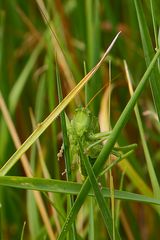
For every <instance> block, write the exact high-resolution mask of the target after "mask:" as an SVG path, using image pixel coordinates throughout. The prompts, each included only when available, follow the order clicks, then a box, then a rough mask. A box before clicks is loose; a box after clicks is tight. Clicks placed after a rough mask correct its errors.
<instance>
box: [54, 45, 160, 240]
mask: <svg viewBox="0 0 160 240" xmlns="http://www.w3.org/2000/svg"><path fill="white" fill-rule="evenodd" d="M159 55H160V49H159V50H158V51H157V53H156V54H155V56H154V58H153V59H152V61H151V63H150V65H149V67H148V68H147V70H146V72H145V73H144V75H143V77H142V79H141V81H140V83H139V84H138V87H137V88H136V90H135V92H134V95H133V96H132V98H131V99H130V100H129V102H128V104H127V105H126V107H125V109H124V111H123V112H122V114H121V116H120V118H119V119H118V121H117V123H116V125H115V127H114V128H113V131H112V134H111V135H110V136H109V138H108V141H107V144H105V145H104V147H103V149H102V151H101V153H100V154H99V156H98V158H97V160H96V162H95V164H94V166H93V169H94V171H95V174H96V175H97V174H98V173H99V172H100V171H101V168H102V166H103V164H104V162H105V161H106V159H107V158H108V156H109V154H110V152H111V150H112V148H113V146H114V144H115V143H116V140H117V137H118V136H119V134H120V132H121V130H122V129H123V127H124V126H125V124H126V123H127V121H128V119H129V115H130V113H131V112H132V110H133V108H134V105H135V104H136V101H137V100H138V98H139V96H140V95H141V93H142V91H143V89H144V87H145V85H146V83H147V80H148V78H149V76H150V73H151V71H152V69H153V67H154V65H155V63H156V61H157V59H158V57H159ZM89 189H90V182H89V179H88V178H87V179H86V181H85V182H84V184H83V186H82V188H81V191H80V192H79V194H78V196H77V199H76V201H75V203H74V205H73V207H72V209H71V211H70V213H69V215H68V216H67V218H66V221H65V223H64V225H63V228H62V232H61V234H60V236H59V238H58V239H59V240H62V239H64V238H65V236H66V233H67V231H68V230H69V228H70V227H71V224H72V222H73V221H74V219H75V217H76V215H77V213H78V211H79V209H80V207H81V205H82V204H83V202H84V200H85V198H86V196H87V193H88V191H89Z"/></svg>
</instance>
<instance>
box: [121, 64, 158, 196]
mask: <svg viewBox="0 0 160 240" xmlns="http://www.w3.org/2000/svg"><path fill="white" fill-rule="evenodd" d="M124 65H125V71H126V76H127V81H128V87H129V91H130V94H131V96H133V93H134V92H133V87H132V82H131V77H130V74H129V69H128V66H127V63H126V62H124ZM134 111H135V114H136V118H137V123H138V128H139V132H140V137H141V141H142V146H143V150H144V154H145V158H146V163H147V168H148V172H149V176H150V181H151V183H152V188H153V192H154V196H155V197H156V198H159V196H160V187H159V183H158V179H157V176H156V173H155V170H154V167H153V163H152V160H151V156H150V153H149V149H148V146H147V143H146V140H145V134H144V129H143V124H142V120H141V117H140V113H139V109H138V105H137V104H136V105H135V108H134Z"/></svg>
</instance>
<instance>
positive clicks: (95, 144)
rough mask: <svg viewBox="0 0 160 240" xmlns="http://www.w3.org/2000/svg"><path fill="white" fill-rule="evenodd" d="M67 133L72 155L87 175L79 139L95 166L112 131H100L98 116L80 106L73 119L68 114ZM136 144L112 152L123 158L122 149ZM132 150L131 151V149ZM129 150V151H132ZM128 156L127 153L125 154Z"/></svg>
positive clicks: (83, 174)
mask: <svg viewBox="0 0 160 240" xmlns="http://www.w3.org/2000/svg"><path fill="white" fill-rule="evenodd" d="M66 126H67V133H68V138H69V144H70V153H71V157H72V159H73V161H74V160H76V161H77V162H78V165H79V168H80V172H81V174H82V176H83V177H86V176H87V172H86V169H85V166H84V163H83V161H82V160H81V158H80V148H79V141H80V142H81V146H82V148H83V151H84V154H85V155H86V156H87V157H88V158H89V161H90V163H91V165H92V166H93V164H94V162H95V160H96V158H97V157H98V155H99V153H100V152H101V150H102V147H103V141H104V140H107V138H108V136H109V135H110V134H111V132H100V126H99V122H98V118H97V117H96V116H94V115H93V114H92V112H91V111H90V110H89V109H87V108H84V107H79V108H77V109H76V110H75V115H74V117H73V119H72V120H71V121H69V119H68V117H67V116H66ZM135 146H136V144H132V145H128V146H125V147H120V148H116V147H115V148H113V150H112V154H113V155H115V156H116V157H118V159H119V160H122V159H123V155H122V154H121V153H120V151H123V150H126V149H128V150H130V149H133V148H134V147H135ZM130 152H131V151H130ZM130 152H129V153H130ZM124 156H126V154H125V155H124Z"/></svg>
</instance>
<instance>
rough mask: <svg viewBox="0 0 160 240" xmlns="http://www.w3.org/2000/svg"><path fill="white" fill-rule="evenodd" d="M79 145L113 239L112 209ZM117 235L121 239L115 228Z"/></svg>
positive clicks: (82, 158)
mask: <svg viewBox="0 0 160 240" xmlns="http://www.w3.org/2000/svg"><path fill="white" fill-rule="evenodd" d="M79 146H80V155H81V161H83V163H84V166H85V168H86V170H87V174H88V178H89V181H90V184H91V185H92V188H93V190H94V194H95V197H96V200H97V203H98V205H99V209H100V211H101V214H102V216H103V220H104V223H105V225H106V228H107V230H108V233H109V236H110V238H111V239H113V222H112V215H111V212H110V210H109V208H108V206H107V204H106V201H105V200H104V197H103V195H102V193H101V191H100V188H99V185H98V182H97V180H96V176H95V174H94V172H93V170H92V167H91V164H90V162H89V159H88V158H87V157H86V156H85V155H84V153H83V149H82V146H81V143H80V142H79ZM62 231H63V230H62ZM61 234H62V233H61ZM115 235H116V239H121V238H120V235H119V232H118V231H117V229H116V228H115Z"/></svg>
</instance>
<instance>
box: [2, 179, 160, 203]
mask: <svg viewBox="0 0 160 240" xmlns="http://www.w3.org/2000/svg"><path fill="white" fill-rule="evenodd" d="M0 186H5V187H13V188H19V189H26V190H37V191H41V192H54V193H63V194H72V195H78V194H79V192H80V191H81V187H82V184H80V183H76V182H68V181H62V180H54V179H44V178H36V177H35V178H28V177H17V176H2V177H0ZM101 191H102V194H103V196H104V197H105V198H111V191H110V189H109V188H104V187H102V190H101ZM87 195H88V196H91V197H94V196H95V195H94V192H93V189H90V190H89V192H88V193H87ZM114 196H115V199H120V200H124V201H127V200H128V201H137V202H141V203H146V204H155V205H160V200H158V199H155V198H151V197H147V196H144V195H142V194H136V193H131V192H127V191H122V190H120V191H119V190H114Z"/></svg>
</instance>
